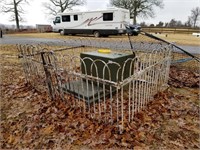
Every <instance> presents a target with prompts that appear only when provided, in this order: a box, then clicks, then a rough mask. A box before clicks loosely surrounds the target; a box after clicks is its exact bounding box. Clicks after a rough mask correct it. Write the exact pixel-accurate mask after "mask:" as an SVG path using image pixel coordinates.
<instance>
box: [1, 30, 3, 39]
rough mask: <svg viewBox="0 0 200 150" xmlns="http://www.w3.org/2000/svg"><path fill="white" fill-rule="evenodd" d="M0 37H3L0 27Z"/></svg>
mask: <svg viewBox="0 0 200 150" xmlns="http://www.w3.org/2000/svg"><path fill="white" fill-rule="evenodd" d="M0 38H3V31H2V29H0Z"/></svg>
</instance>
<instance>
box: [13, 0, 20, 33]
mask: <svg viewBox="0 0 200 150" xmlns="http://www.w3.org/2000/svg"><path fill="white" fill-rule="evenodd" d="M14 11H15V21H16V27H17V30H19V29H20V28H19V15H18V10H17V3H16V1H15V0H14Z"/></svg>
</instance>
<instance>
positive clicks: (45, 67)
mask: <svg viewBox="0 0 200 150" xmlns="http://www.w3.org/2000/svg"><path fill="white" fill-rule="evenodd" d="M44 54H45V52H41V58H42V64H43V67H44V72H45V75H46V84H47V87H48V91H49V95H50V98H51V99H52V100H53V99H54V97H55V95H54V94H53V87H52V84H51V73H50V72H49V71H48V69H47V63H46V61H45V59H44Z"/></svg>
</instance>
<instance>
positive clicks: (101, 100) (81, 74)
mask: <svg viewBox="0 0 200 150" xmlns="http://www.w3.org/2000/svg"><path fill="white" fill-rule="evenodd" d="M68 42H70V41H68ZM105 42H106V43H105ZM115 42H116V41H115ZM115 42H114V43H112V42H111V41H106V40H105V39H103V40H102V41H101V40H99V41H98V42H97V43H98V45H96V43H95V44H94V42H93V41H92V40H91V41H86V40H85V39H81V40H76V41H71V43H68V47H65V48H59V49H50V50H48V49H47V48H43V47H42V46H33V45H18V49H19V54H20V55H19V57H20V58H21V60H22V66H23V68H24V73H25V77H26V81H27V82H28V83H30V84H31V85H32V86H33V87H35V88H36V89H39V90H44V91H48V92H49V95H50V97H51V98H52V99H55V97H57V96H59V97H60V98H62V100H63V101H65V102H66V105H70V106H71V107H73V108H78V109H80V111H81V112H82V113H85V114H87V116H89V117H90V118H93V119H94V120H97V121H99V122H104V123H112V124H114V125H116V126H117V127H119V130H120V131H123V127H124V125H125V124H127V123H128V122H131V121H132V120H133V118H134V116H135V114H137V113H138V112H139V111H141V110H142V109H144V108H145V106H146V105H147V104H148V103H149V101H152V100H153V96H154V95H155V94H156V93H157V92H159V91H161V90H163V89H164V88H165V87H166V86H167V81H168V74H169V68H170V63H171V51H172V47H171V45H167V44H163V43H160V42H157V41H156V42H152V40H151V39H150V40H146V41H145V42H144V39H143V40H141V39H140V40H139V41H135V44H134V46H133V48H134V49H131V50H130V47H128V46H127V45H128V44H129V41H125V42H127V44H125V45H123V44H124V43H123V42H121V43H119V41H118V42H116V43H115ZM66 43H67V42H66ZM92 44H93V45H92ZM116 45H119V46H116ZM71 46H72V47H71ZM95 47H97V48H95ZM99 48H110V49H112V52H111V53H110V54H99V53H98V52H97V50H98V49H99ZM102 55H104V56H105V57H106V58H107V59H105V58H104V57H102ZM100 56H101V57H100ZM115 58H116V59H115ZM118 59H119V60H118Z"/></svg>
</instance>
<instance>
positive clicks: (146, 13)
mask: <svg viewBox="0 0 200 150" xmlns="http://www.w3.org/2000/svg"><path fill="white" fill-rule="evenodd" d="M110 4H111V5H112V6H115V7H120V8H125V9H128V10H129V11H130V16H131V18H133V23H134V24H136V23H137V17H139V16H140V17H144V18H147V17H152V18H153V17H154V16H155V12H154V6H156V7H159V8H163V6H164V4H163V0H110Z"/></svg>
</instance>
